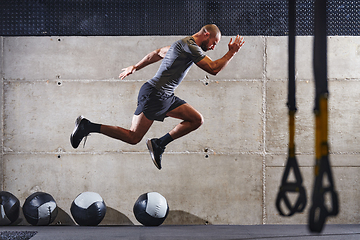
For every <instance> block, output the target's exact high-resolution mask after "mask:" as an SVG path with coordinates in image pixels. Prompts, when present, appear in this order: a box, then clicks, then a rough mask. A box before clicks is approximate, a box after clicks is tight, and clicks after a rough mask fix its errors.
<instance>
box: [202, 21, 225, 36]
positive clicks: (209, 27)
mask: <svg viewBox="0 0 360 240" xmlns="http://www.w3.org/2000/svg"><path fill="white" fill-rule="evenodd" d="M201 30H202V31H204V32H209V33H210V37H211V38H213V37H216V36H217V35H218V34H221V32H220V29H219V28H218V27H217V26H216V25H215V24H207V25H205V26H203V27H202V28H201Z"/></svg>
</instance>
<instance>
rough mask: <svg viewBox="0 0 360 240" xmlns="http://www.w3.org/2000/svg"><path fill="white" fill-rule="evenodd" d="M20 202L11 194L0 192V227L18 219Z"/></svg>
mask: <svg viewBox="0 0 360 240" xmlns="http://www.w3.org/2000/svg"><path fill="white" fill-rule="evenodd" d="M19 213H20V201H19V199H17V198H16V197H15V196H14V195H13V194H12V193H9V192H6V191H1V192H0V225H1V226H4V225H9V224H12V223H13V222H15V221H16V220H17V219H18V218H19Z"/></svg>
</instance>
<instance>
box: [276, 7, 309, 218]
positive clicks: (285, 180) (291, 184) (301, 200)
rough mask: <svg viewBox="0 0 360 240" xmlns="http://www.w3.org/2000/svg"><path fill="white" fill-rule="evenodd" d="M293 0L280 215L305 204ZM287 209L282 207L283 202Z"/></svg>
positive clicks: (279, 197)
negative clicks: (297, 131)
mask: <svg viewBox="0 0 360 240" xmlns="http://www.w3.org/2000/svg"><path fill="white" fill-rule="evenodd" d="M295 4H296V2H295V0H289V37H288V39H289V69H288V70H289V82H288V102H287V106H288V108H289V153H288V160H287V163H286V167H285V170H284V173H283V177H282V180H281V186H280V188H279V192H278V195H277V198H276V208H277V210H278V211H279V213H280V215H282V216H291V215H293V214H294V213H296V212H302V211H303V210H304V209H305V206H306V200H307V199H306V191H305V188H304V187H303V186H302V177H301V173H300V169H299V165H298V163H297V160H296V155H295V140H294V139H295V113H296V110H297V109H296V99H295V19H296V14H295ZM291 170H293V173H294V177H295V181H289V174H290V171H291ZM289 193H290V194H292V193H295V194H297V196H298V197H297V200H296V202H295V203H292V202H291V201H290V200H289V196H288V194H289ZM282 203H284V206H286V208H287V211H284V209H283V208H282V206H283V204H282Z"/></svg>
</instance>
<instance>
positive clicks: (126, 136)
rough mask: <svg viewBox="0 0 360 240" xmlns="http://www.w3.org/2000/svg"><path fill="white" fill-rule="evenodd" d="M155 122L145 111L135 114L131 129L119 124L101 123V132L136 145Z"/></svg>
mask: <svg viewBox="0 0 360 240" xmlns="http://www.w3.org/2000/svg"><path fill="white" fill-rule="evenodd" d="M153 122H154V121H153V120H149V119H147V118H146V117H145V115H144V113H140V114H139V115H134V117H133V119H132V123H131V127H130V129H125V128H122V127H117V126H109V125H101V128H100V133H102V134H104V135H106V136H108V137H112V138H115V139H118V140H121V141H123V142H126V143H129V144H132V145H135V144H137V143H139V142H140V141H141V139H142V138H143V137H144V135H145V134H146V133H147V131H148V130H149V128H150V127H151V125H152V124H153Z"/></svg>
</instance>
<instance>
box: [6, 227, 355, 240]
mask: <svg viewBox="0 0 360 240" xmlns="http://www.w3.org/2000/svg"><path fill="white" fill-rule="evenodd" d="M0 230H1V232H0V239H1V240H3V239H7V240H15V239H16V240H28V239H31V240H68V239H69V240H70V239H71V240H74V239H76V240H91V239H100V240H115V239H116V240H119V239H129V240H140V239H141V240H155V239H156V240H161V239H167V240H180V239H186V240H193V239H194V240H195V239H196V240H203V239H204V240H205V239H206V240H215V239H216V240H230V239H231V240H240V239H261V240H266V239H272V240H273V239H280V240H282V239H284V240H285V239H294V240H295V239H296V240H310V239H311V240H312V239H321V240H323V239H326V240H345V239H346V240H352V239H354V240H355V239H356V240H358V239H360V224H355V225H326V226H325V227H324V229H323V231H322V233H321V234H313V233H310V232H309V231H308V229H307V226H306V225H249V226H244V225H242V226H239V225H189V226H184V225H162V226H159V227H144V226H106V225H101V226H97V227H80V226H42V227H39V226H6V227H0Z"/></svg>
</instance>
